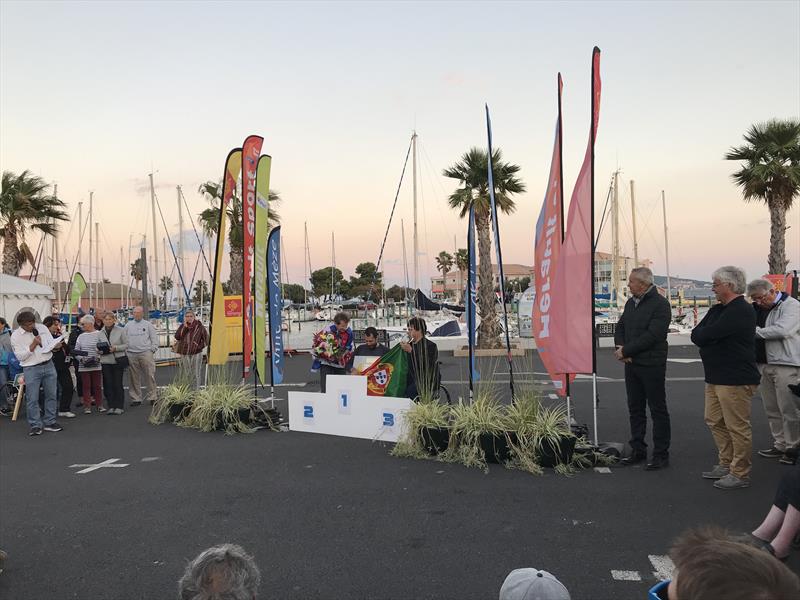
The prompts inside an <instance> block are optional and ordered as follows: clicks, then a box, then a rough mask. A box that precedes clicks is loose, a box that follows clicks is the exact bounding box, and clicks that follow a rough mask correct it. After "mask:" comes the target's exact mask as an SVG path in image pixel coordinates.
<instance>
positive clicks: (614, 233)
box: [611, 169, 619, 305]
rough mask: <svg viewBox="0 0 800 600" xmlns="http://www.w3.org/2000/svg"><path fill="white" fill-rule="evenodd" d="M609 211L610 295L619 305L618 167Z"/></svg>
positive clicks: (615, 172)
mask: <svg viewBox="0 0 800 600" xmlns="http://www.w3.org/2000/svg"><path fill="white" fill-rule="evenodd" d="M611 211H612V212H611V297H612V299H613V301H614V303H615V304H616V305H619V169H617V170H616V171H614V193H613V195H612V201H611Z"/></svg>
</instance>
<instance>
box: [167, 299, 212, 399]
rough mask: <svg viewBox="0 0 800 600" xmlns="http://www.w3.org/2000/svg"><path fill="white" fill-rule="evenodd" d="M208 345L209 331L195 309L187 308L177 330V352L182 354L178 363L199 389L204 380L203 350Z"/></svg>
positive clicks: (193, 384)
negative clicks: (198, 317)
mask: <svg viewBox="0 0 800 600" xmlns="http://www.w3.org/2000/svg"><path fill="white" fill-rule="evenodd" d="M207 345H208V332H207V331H206V328H205V327H203V324H202V323H201V322H200V321H199V319H197V317H196V315H195V314H194V311H193V310H191V309H187V310H186V312H185V313H184V315H183V324H182V325H181V326H180V327H178V331H176V332H175V352H177V353H178V354H180V359H179V361H178V364H179V365H180V369H181V370H182V371H183V373H185V374H187V375H188V376H189V383H190V385H191V386H192V387H193V388H194V389H197V388H199V387H200V386H201V385H202V382H203V376H202V373H203V350H204V349H205V347H206V346H207Z"/></svg>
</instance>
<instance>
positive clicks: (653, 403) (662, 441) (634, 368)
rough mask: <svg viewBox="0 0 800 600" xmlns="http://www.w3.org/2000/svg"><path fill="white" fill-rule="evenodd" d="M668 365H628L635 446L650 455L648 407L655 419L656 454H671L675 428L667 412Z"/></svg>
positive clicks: (631, 419) (661, 456) (660, 456)
mask: <svg viewBox="0 0 800 600" xmlns="http://www.w3.org/2000/svg"><path fill="white" fill-rule="evenodd" d="M666 375H667V366H666V365H663V366H657V367H645V366H642V365H637V364H635V363H629V364H626V365H625V390H626V391H627V393H628V413H629V415H630V422H631V441H630V445H631V449H632V450H633V452H634V453H639V454H646V453H647V442H645V436H646V434H647V407H648V406H649V407H650V418H651V419H653V457H654V458H667V457H668V456H669V441H670V437H671V430H670V424H669V412H668V411H667V391H666V382H665V379H666Z"/></svg>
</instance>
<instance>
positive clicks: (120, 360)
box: [114, 354, 131, 369]
mask: <svg viewBox="0 0 800 600" xmlns="http://www.w3.org/2000/svg"><path fill="white" fill-rule="evenodd" d="M114 360H116V361H117V364H118V365H119V366H120V367H122V368H123V369H127V368H128V367H129V366H131V361H129V360H128V355H127V354H123V355H122V356H115V357H114Z"/></svg>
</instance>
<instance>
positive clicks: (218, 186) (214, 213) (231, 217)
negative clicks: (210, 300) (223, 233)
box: [199, 181, 281, 294]
mask: <svg viewBox="0 0 800 600" xmlns="http://www.w3.org/2000/svg"><path fill="white" fill-rule="evenodd" d="M199 191H200V193H201V194H203V196H205V198H206V199H207V200H208V202H209V204H211V207H210V208H207V209H205V210H204V211H203V212H201V213H200V226H201V227H202V228H203V231H204V232H205V234H206V235H207V236H208V237H209V239H210V238H211V236H212V235H214V236H216V235H217V234H218V231H217V228H218V227H219V207H220V205H221V204H222V183H215V182H213V181H207V182H206V183H204V184H202V185H201V186H200V189H199ZM280 201H281V198H280V195H279V194H278V192H276V191H273V190H270V191H269V198H268V199H267V202H268V203H269V204H268V206H269V213H268V214H269V217H268V220H269V228H270V229H272V227H273V226H275V225H276V224H277V223H280V216H279V215H278V213H277V212H275V211H274V210H273V208H272V207H273V205H274V204H277V203H279V202H280ZM226 214H227V218H228V222H229V224H230V229H229V230H228V243H229V244H230V247H231V252H230V255H229V256H230V259H229V260H230V267H231V273H230V278H229V279H228V285H229V286H230V290H231V293H233V294H241V293H242V274H243V270H244V230H243V225H242V198H241V196H240V195H239V190H236V191H235V192H234V194H233V197H232V198H231V201H230V202H229V203H228V209H227V211H226ZM211 260H212V257H209V262H210V261H211ZM212 264H213V263H212Z"/></svg>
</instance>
